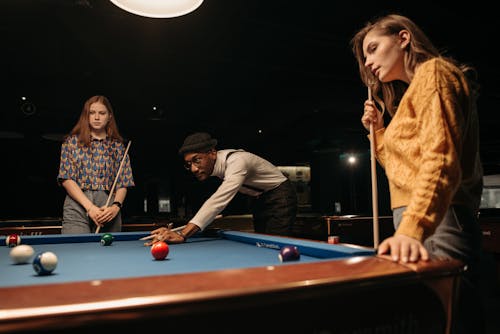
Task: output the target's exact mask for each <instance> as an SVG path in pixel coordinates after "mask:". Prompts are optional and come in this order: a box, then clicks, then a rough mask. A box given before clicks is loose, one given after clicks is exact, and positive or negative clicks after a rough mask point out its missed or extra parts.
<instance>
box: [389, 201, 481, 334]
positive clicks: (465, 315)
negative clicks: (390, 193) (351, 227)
mask: <svg viewBox="0 0 500 334" xmlns="http://www.w3.org/2000/svg"><path fill="white" fill-rule="evenodd" d="M405 209H406V207H401V208H397V209H395V210H394V212H393V219H394V228H396V229H397V227H398V226H399V223H400V222H401V218H402V214H403V212H404V210H405ZM481 241H482V232H481V229H480V226H479V222H478V219H477V217H476V215H475V214H474V213H473V212H472V211H471V210H470V209H468V208H466V207H464V206H459V205H454V206H451V207H450V208H449V209H448V211H447V212H446V215H445V216H444V218H443V220H442V221H441V223H440V224H439V225H438V227H437V228H436V231H435V232H434V233H433V234H432V235H431V236H430V237H428V238H427V239H426V240H425V241H424V246H425V248H426V249H427V250H428V251H429V253H430V254H431V257H439V258H454V259H458V260H461V261H463V262H464V263H465V265H466V269H465V271H464V274H463V275H462V278H461V280H460V286H459V293H458V302H457V310H456V312H455V314H454V320H455V321H454V326H453V328H452V333H453V334H457V333H474V334H476V333H477V334H482V333H484V331H485V326H484V315H483V300H482V296H481V287H480V281H481V279H480V272H481V268H480V266H481V247H482V242H481Z"/></svg>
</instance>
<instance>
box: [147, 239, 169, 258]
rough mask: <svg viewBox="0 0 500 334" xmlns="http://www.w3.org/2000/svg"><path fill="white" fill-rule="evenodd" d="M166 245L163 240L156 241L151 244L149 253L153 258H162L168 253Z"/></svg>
mask: <svg viewBox="0 0 500 334" xmlns="http://www.w3.org/2000/svg"><path fill="white" fill-rule="evenodd" d="M168 251H169V248H168V245H167V243H166V242H165V241H158V242H156V243H154V244H153V245H152V246H151V255H153V257H154V258H155V260H164V259H165V258H166V257H167V255H168Z"/></svg>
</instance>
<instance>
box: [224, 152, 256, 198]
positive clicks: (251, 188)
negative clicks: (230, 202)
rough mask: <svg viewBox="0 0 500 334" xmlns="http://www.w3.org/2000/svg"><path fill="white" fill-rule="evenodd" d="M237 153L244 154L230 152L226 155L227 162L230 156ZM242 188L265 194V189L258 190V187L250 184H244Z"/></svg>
mask: <svg viewBox="0 0 500 334" xmlns="http://www.w3.org/2000/svg"><path fill="white" fill-rule="evenodd" d="M236 152H242V151H231V152H229V153H228V154H227V155H226V161H227V158H229V156H230V155H231V154H233V153H236ZM241 186H242V187H245V188H247V189H250V190H253V191H257V192H260V193H263V192H265V190H264V189H261V188H258V187H254V186H251V185H248V184H242V185H241Z"/></svg>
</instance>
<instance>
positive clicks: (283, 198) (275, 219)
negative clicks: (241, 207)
mask: <svg viewBox="0 0 500 334" xmlns="http://www.w3.org/2000/svg"><path fill="white" fill-rule="evenodd" d="M252 214H253V223H254V229H255V232H258V233H265V234H274V235H282V236H290V235H292V226H293V225H294V224H295V219H296V217H297V194H296V192H295V188H294V187H293V185H292V183H291V182H290V180H286V181H285V182H283V183H282V184H280V185H279V186H278V187H276V188H274V189H273V190H269V191H267V192H265V193H263V194H262V195H260V196H258V197H256V198H253V200H252Z"/></svg>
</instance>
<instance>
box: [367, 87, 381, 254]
mask: <svg viewBox="0 0 500 334" xmlns="http://www.w3.org/2000/svg"><path fill="white" fill-rule="evenodd" d="M368 100H370V101H372V90H371V86H368ZM370 162H371V175H372V211H373V248H378V243H379V231H378V195H377V161H376V156H375V134H374V131H373V122H370Z"/></svg>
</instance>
